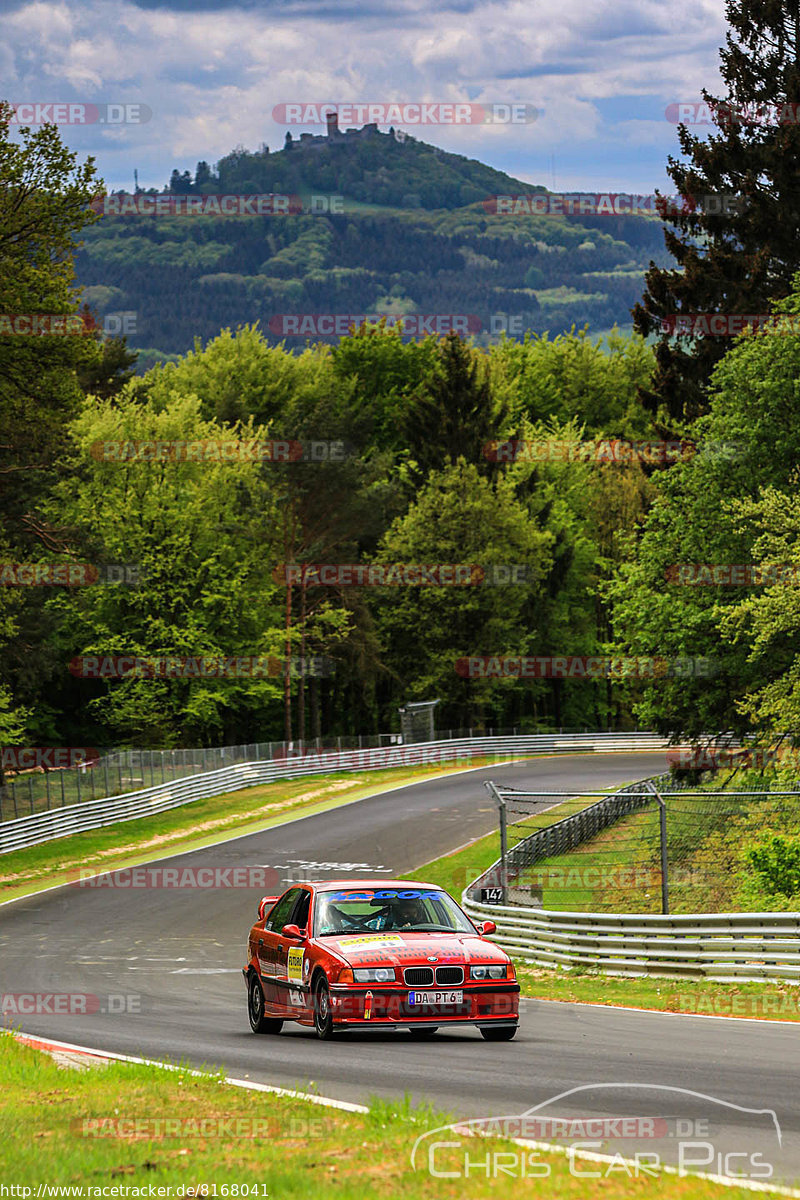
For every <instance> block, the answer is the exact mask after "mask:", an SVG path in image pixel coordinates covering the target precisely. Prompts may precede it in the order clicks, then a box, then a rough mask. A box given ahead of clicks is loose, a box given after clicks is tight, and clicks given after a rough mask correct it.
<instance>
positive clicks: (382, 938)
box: [339, 933, 403, 948]
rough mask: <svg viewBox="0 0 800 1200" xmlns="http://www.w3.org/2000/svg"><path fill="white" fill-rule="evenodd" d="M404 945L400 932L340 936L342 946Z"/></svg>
mask: <svg viewBox="0 0 800 1200" xmlns="http://www.w3.org/2000/svg"><path fill="white" fill-rule="evenodd" d="M398 942H399V943H400V944H401V945H402V942H403V939H402V937H401V936H400V934H399V933H384V934H376V935H374V936H373V937H349V938H339V945H340V946H374V947H376V948H377V947H379V946H396V945H397V944H398Z"/></svg>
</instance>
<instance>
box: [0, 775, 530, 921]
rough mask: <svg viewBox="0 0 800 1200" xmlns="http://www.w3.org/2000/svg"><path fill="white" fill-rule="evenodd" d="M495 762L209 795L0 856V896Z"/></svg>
mask: <svg viewBox="0 0 800 1200" xmlns="http://www.w3.org/2000/svg"><path fill="white" fill-rule="evenodd" d="M495 761H496V760H495V759H493V758H474V759H472V760H471V761H470V763H469V765H468V766H465V765H464V764H463V763H462V764H458V763H456V764H448V763H436V764H433V765H431V766H425V767H393V768H389V769H387V770H384V771H369V772H365V773H364V774H362V775H358V774H354V773H352V772H342V773H339V774H331V775H306V776H303V777H301V778H299V779H291V780H285V781H279V782H277V783H269V784H264V785H263V786H261V787H253V788H244V789H243V790H241V791H238V792H228V793H226V794H225V795H222V796H210V797H208V798H207V799H204V800H195V801H193V803H191V804H187V805H184V806H183V807H181V808H174V809H171V810H170V811H169V812H165V813H157V814H154V815H153V816H152V817H142V818H140V819H138V820H135V821H124V822H120V823H118V824H115V825H107V826H105V827H104V828H102V829H93V830H90V831H88V832H86V833H80V834H75V835H73V836H71V837H65V838H58V839H56V840H55V841H52V842H42V843H41V844H40V845H38V846H31V847H30V848H29V849H26V850H15V851H14V852H13V853H11V854H4V855H2V857H0V901H3V900H13V899H16V898H17V897H18V896H24V895H28V894H30V893H32V892H37V891H40V890H42V889H43V888H47V887H55V886H57V885H58V884H61V883H65V882H68V880H69V878H70V877H71V872H74V871H76V870H78V869H79V868H80V869H85V868H88V867H96V868H97V870H98V871H112V870H116V869H118V868H120V867H132V866H139V865H141V864H143V863H147V862H152V861H154V860H155V859H158V858H163V857H165V856H166V855H170V854H178V853H185V852H187V851H189V850H199V849H201V848H202V847H203V846H208V845H211V844H212V843H214V842H218V841H222V840H224V839H225V838H226V837H236V836H238V835H239V834H247V833H258V832H259V831H260V830H262V829H268V828H270V826H273V825H278V824H280V823H281V822H283V821H290V820H295V819H297V818H298V817H304V816H310V815H312V814H313V813H318V812H325V811H326V810H327V809H330V808H335V807H337V806H338V805H340V804H345V803H347V802H349V801H352V800H361V799H364V798H365V797H367V796H373V795H376V794H377V793H378V792H382V791H385V790H386V789H387V788H392V787H401V786H402V785H403V784H404V783H416V782H420V781H422V780H425V779H430V778H433V777H435V776H437V775H450V774H453V773H455V772H458V771H464V770H470V769H472V768H476V767H483V766H488V765H490V764H492V763H494V762H495ZM503 761H504V762H510V761H512V760H510V759H504V760H503Z"/></svg>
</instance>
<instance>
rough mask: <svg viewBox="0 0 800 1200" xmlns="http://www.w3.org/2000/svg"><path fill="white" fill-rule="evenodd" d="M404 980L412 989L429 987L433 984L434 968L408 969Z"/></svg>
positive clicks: (404, 972)
mask: <svg viewBox="0 0 800 1200" xmlns="http://www.w3.org/2000/svg"><path fill="white" fill-rule="evenodd" d="M403 979H404V980H405V982H406V983H407V984H409V985H410V986H411V987H427V986H428V985H429V984H431V983H433V968H432V967H406V969H405V971H403Z"/></svg>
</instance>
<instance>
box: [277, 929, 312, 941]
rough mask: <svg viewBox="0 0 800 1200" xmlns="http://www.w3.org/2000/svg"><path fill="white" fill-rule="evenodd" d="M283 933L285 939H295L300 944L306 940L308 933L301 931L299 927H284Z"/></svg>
mask: <svg viewBox="0 0 800 1200" xmlns="http://www.w3.org/2000/svg"><path fill="white" fill-rule="evenodd" d="M281 933H282V934H283V936H284V937H287V938H295V939H296V940H297V941H298V942H304V941H305V940H306V931H305V929H301V928H300V926H299V925H284V927H283V929H282V930H281Z"/></svg>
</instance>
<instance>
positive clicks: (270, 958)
mask: <svg viewBox="0 0 800 1200" xmlns="http://www.w3.org/2000/svg"><path fill="white" fill-rule="evenodd" d="M299 895H300V888H297V887H293V888H289V891H288V892H284V894H283V895H282V896H281V898H280V900H278V902H277V904H275V905H274V907H273V909H272V912H271V913H270V914H269V916H268V917H267V919H266V921H265V922H264V932H263V933H262V934H260V935H259V937H258V969H259V971H260V972H261V980H262V983H263V986H264V999H265V1000H266V1002H267V1005H268V1007H269V1009H270V1010H271V1011H272V1012H275V1011H276V1010H280V1011H281V1012H282V1011H283V1010H284V1008H285V1007H286V996H285V991H286V987H285V983H284V984H283V985H281V984H280V983H279V982H278V981H279V979H280V977H281V963H280V957H279V950H280V944H281V943H282V942H285V941H286V938H282V937H281V936H280V931H281V930H282V929H283V927H284V925H288V924H289V921H290V920H291V913H292V910H293V909H294V907H295V905H296V903H297V900H298V897H299ZM283 979H284V980H285V979H286V955H285V953H284V954H283Z"/></svg>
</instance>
